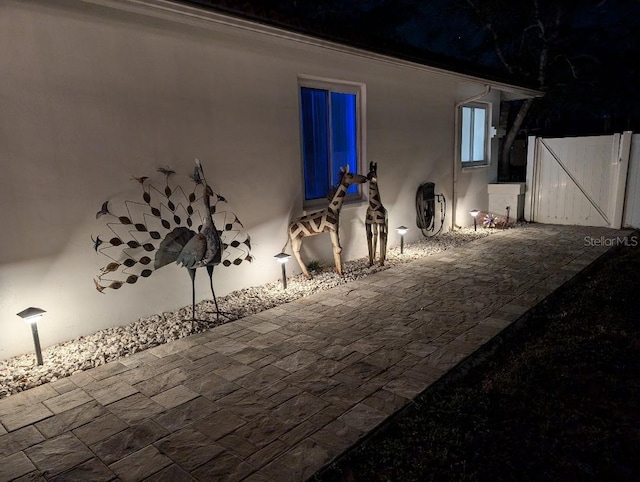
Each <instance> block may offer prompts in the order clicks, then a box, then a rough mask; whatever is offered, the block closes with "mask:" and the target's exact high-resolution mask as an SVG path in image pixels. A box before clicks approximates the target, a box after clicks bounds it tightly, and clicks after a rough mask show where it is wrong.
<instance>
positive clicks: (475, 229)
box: [469, 209, 480, 231]
mask: <svg viewBox="0 0 640 482" xmlns="http://www.w3.org/2000/svg"><path fill="white" fill-rule="evenodd" d="M469 214H471V216H473V230H474V231H477V230H478V220H477V218H478V214H480V211H478V210H477V209H474V210H473V211H469Z"/></svg>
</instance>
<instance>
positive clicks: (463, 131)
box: [458, 102, 491, 168]
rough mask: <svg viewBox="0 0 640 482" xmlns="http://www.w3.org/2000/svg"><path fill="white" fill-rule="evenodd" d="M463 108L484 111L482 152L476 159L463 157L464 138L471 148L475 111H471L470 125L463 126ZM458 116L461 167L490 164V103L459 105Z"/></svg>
mask: <svg viewBox="0 0 640 482" xmlns="http://www.w3.org/2000/svg"><path fill="white" fill-rule="evenodd" d="M465 108H471V109H483V110H484V112H485V119H484V130H483V132H484V153H483V158H482V159H476V160H465V159H464V157H463V156H464V151H465V149H464V142H465V140H466V141H467V142H469V143H470V148H471V149H472V148H473V144H474V142H473V141H474V134H475V132H474V129H473V119H474V116H475V111H472V122H471V125H470V126H465V123H464V121H463V119H464V116H463V112H464V109H465ZM458 115H459V116H460V132H459V133H458V136H459V137H458V143H459V147H460V150H459V152H460V158H459V161H460V163H461V165H462V167H463V168H465V167H484V166H488V165H489V164H490V160H491V136H490V133H491V103H489V102H469V103H468V104H463V105H461V106H460V111H459V113H458Z"/></svg>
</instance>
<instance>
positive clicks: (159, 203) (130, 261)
mask: <svg viewBox="0 0 640 482" xmlns="http://www.w3.org/2000/svg"><path fill="white" fill-rule="evenodd" d="M158 172H160V173H162V174H164V176H165V187H164V189H161V188H158V187H156V185H154V184H153V183H152V182H150V181H148V179H149V177H147V176H143V177H133V178H132V180H135V181H136V182H138V183H139V184H140V186H141V187H142V190H143V194H142V198H143V201H144V202H139V201H125V202H124V206H125V209H126V211H127V213H126V214H127V215H116V214H114V213H113V212H112V210H111V209H110V208H109V201H105V202H104V203H103V204H102V207H101V209H100V211H98V213H97V214H96V218H100V219H102V218H103V217H105V219H107V223H106V226H107V228H108V229H109V230H110V231H111V233H113V235H115V236H113V237H111V238H110V239H109V240H108V241H104V240H103V239H102V238H101V237H100V236H99V235H98V236H96V237H95V239H94V238H93V237H92V240H93V247H94V249H95V250H96V252H98V253H101V254H103V255H105V256H107V257H108V258H109V259H111V262H110V263H109V264H107V265H106V266H104V267H103V268H101V270H100V273H99V274H98V276H97V277H96V279H94V282H95V285H96V289H97V290H98V291H99V292H104V290H105V289H107V288H111V289H119V288H121V287H122V286H124V285H125V284H134V283H136V282H137V281H138V280H139V279H140V278H141V277H142V278H146V277H148V276H151V274H152V273H153V272H154V271H155V270H157V269H160V268H162V267H163V266H166V265H168V264H170V263H173V262H175V263H177V264H178V265H179V266H183V267H185V268H187V270H188V272H189V276H190V278H191V294H192V297H191V318H192V319H191V321H192V326H193V323H194V322H195V321H196V317H195V275H196V269H198V268H200V267H206V268H207V273H208V275H209V285H210V288H211V294H212V296H213V302H214V304H215V307H216V318H219V316H220V314H221V312H220V310H219V307H218V301H217V299H216V295H215V291H214V289H213V269H214V267H215V266H216V265H219V264H222V265H223V266H231V265H239V264H241V263H242V262H243V261H249V262H251V261H252V259H253V258H252V256H251V254H250V252H251V240H250V238H249V235H248V234H246V232H244V227H243V226H242V223H241V222H240V220H239V219H238V217H237V216H236V215H235V214H233V213H229V212H226V211H218V210H217V207H218V204H219V203H226V199H225V198H224V197H222V196H221V195H219V194H217V193H215V192H214V191H213V190H212V189H211V187H210V186H209V184H208V183H207V181H206V179H205V177H204V171H203V169H202V165H201V164H200V161H198V160H197V159H196V167H195V169H194V173H193V175H192V176H191V179H192V180H193V182H194V187H193V190H192V191H191V192H189V193H188V194H186V193H185V191H184V189H183V188H182V187H181V186H174V185H173V183H171V182H170V181H171V179H172V177H173V175H174V174H175V172H174V171H172V170H171V169H169V168H160V169H158ZM200 191H202V193H201V194H200V195H199V192H200ZM212 199H213V202H212ZM201 210H202V211H204V213H203V215H201V214H200V212H201ZM198 216H200V218H201V221H202V224H201V225H200V226H199V227H198V228H197V231H194V229H193V225H194V222H193V219H194V218H195V219H197V218H198ZM214 217H215V218H216V220H218V221H219V222H221V225H222V226H224V228H223V230H218V229H217V227H216V224H215V222H214ZM154 251H155V255H154V259H153V260H152V258H151V254H152V253H153V252H154ZM152 261H153V264H152Z"/></svg>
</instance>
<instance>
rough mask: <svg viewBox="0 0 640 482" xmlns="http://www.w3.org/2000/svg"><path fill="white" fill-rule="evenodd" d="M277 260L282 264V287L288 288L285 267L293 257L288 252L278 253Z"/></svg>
mask: <svg viewBox="0 0 640 482" xmlns="http://www.w3.org/2000/svg"><path fill="white" fill-rule="evenodd" d="M274 258H276V261H277V262H278V263H280V264H281V265H282V289H283V290H286V289H287V269H286V268H285V266H284V265H285V264H286V263H287V261H289V260H290V259H291V255H290V254H287V253H278V254H276V255H275V256H274Z"/></svg>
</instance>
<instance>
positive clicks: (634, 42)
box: [183, 0, 640, 135]
mask: <svg viewBox="0 0 640 482" xmlns="http://www.w3.org/2000/svg"><path fill="white" fill-rule="evenodd" d="M183 3H189V4H192V5H193V4H197V5H199V6H202V7H203V8H214V9H216V10H222V11H224V12H227V13H231V14H234V15H241V16H244V17H248V18H251V19H254V20H258V21H260V22H266V23H270V24H273V25H277V26H281V27H285V28H289V29H293V30H296V31H300V32H303V33H309V34H312V35H316V36H320V37H323V38H328V39H331V40H337V41H340V42H343V43H348V44H350V45H355V46H358V47H362V48H366V49H369V50H373V51H377V52H382V53H387V54H391V55H395V56H398V57H402V58H407V59H411V60H417V61H420V62H423V63H426V64H429V65H434V66H436V67H443V68H447V69H450V70H454V71H458V72H462V73H467V74H475V75H478V76H481V77H485V78H489V79H492V80H502V81H506V82H511V83H515V84H518V85H523V86H526V87H533V88H538V89H540V90H543V91H545V92H546V96H545V97H544V98H543V99H542V100H540V101H536V103H535V105H534V107H533V108H532V109H531V111H530V114H529V116H528V119H527V123H526V126H525V127H526V129H527V130H528V131H529V133H531V134H538V135H550V134H551V135H577V134H583V135H587V134H600V133H611V132H620V131H622V130H640V113H639V112H640V74H639V73H638V72H637V71H640V67H638V66H639V65H640V2H639V1H637V0H601V1H598V0H592V1H591V0H580V1H577V0H562V1H558V0H556V1H552V0H537V1H536V0H519V1H513V0H422V1H419V0H364V1H359V2H353V1H349V0H315V1H312V0H289V1H285V0H260V1H258V0H222V1H216V0H183ZM536 6H537V9H536ZM488 26H490V29H489V28H488ZM496 47H497V48H496ZM498 51H500V53H501V54H502V58H503V61H501V60H500V57H499V55H498V54H497V52H498ZM543 52H544V53H545V54H546V55H545V56H544V59H545V61H544V62H543V63H544V68H543V69H542V71H543V75H542V76H541V75H540V68H539V67H540V63H541V62H540V60H541V54H542V53H543Z"/></svg>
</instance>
